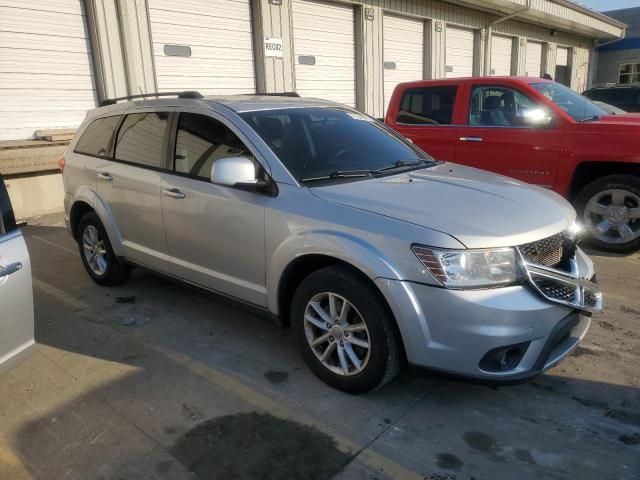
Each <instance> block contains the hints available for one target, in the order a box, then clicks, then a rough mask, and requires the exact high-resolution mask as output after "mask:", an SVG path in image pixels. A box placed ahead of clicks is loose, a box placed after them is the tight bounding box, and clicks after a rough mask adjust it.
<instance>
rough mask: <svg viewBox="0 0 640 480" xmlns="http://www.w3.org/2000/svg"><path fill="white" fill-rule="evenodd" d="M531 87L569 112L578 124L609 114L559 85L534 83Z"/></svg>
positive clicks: (585, 98)
mask: <svg viewBox="0 0 640 480" xmlns="http://www.w3.org/2000/svg"><path fill="white" fill-rule="evenodd" d="M531 86H532V87H533V88H535V89H536V90H538V91H539V92H540V93H542V94H543V95H544V96H545V97H547V98H548V99H549V100H551V101H552V102H553V103H555V104H556V105H558V106H559V107H560V108H561V109H562V110H564V111H565V112H567V114H568V115H569V116H570V117H571V118H573V119H574V120H575V121H576V122H582V121H584V120H592V119H597V118H600V117H601V116H603V115H606V114H607V112H606V111H605V110H603V109H602V108H600V107H599V106H597V105H596V104H594V103H593V102H592V101H591V100H589V99H588V98H587V97H583V96H582V95H580V94H579V93H577V92H575V91H573V90H571V89H570V88H567V87H565V86H564V85H561V84H559V83H547V82H545V83H533V84H531Z"/></svg>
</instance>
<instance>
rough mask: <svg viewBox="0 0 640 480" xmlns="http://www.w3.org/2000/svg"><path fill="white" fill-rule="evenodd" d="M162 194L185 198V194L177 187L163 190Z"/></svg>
mask: <svg viewBox="0 0 640 480" xmlns="http://www.w3.org/2000/svg"><path fill="white" fill-rule="evenodd" d="M162 194H163V195H164V196H165V197H171V198H184V197H185V194H184V193H182V192H181V191H180V190H178V189H177V188H170V189H165V190H162Z"/></svg>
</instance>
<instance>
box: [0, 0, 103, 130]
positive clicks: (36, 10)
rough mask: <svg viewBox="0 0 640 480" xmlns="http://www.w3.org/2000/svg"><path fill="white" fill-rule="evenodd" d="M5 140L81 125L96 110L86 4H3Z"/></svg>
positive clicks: (0, 85) (32, 0)
mask: <svg viewBox="0 0 640 480" xmlns="http://www.w3.org/2000/svg"><path fill="white" fill-rule="evenodd" d="M0 19H1V22H0V140H19V139H25V138H33V136H34V134H35V131H36V130H40V129H47V128H73V127H77V126H78V125H80V123H81V122H82V120H83V119H84V116H85V114H86V113H87V110H88V109H91V108H94V107H95V106H96V92H95V85H94V78H93V69H92V64H91V51H90V50H89V43H88V39H87V30H86V25H85V15H84V11H83V8H82V2H80V1H78V0H58V1H55V2H42V1H40V0H0Z"/></svg>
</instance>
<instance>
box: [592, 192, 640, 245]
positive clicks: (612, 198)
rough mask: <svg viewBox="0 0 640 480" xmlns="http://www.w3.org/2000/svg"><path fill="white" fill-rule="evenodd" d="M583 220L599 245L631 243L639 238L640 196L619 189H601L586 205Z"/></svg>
mask: <svg viewBox="0 0 640 480" xmlns="http://www.w3.org/2000/svg"><path fill="white" fill-rule="evenodd" d="M584 221H585V225H586V226H587V228H588V229H589V231H590V232H591V234H592V235H593V236H594V237H595V238H596V239H598V240H600V241H601V242H605V243H627V242H632V241H634V240H636V239H637V238H638V237H640V196H638V195H636V194H635V193H633V192H630V191H628V190H623V189H619V188H612V189H608V190H602V191H601V192H598V193H597V194H596V195H594V196H593V197H591V199H590V200H589V201H588V202H587V204H586V206H585V208H584Z"/></svg>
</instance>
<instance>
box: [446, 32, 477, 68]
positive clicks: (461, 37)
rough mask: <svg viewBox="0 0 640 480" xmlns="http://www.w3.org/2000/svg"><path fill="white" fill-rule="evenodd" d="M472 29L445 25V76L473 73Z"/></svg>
mask: <svg viewBox="0 0 640 480" xmlns="http://www.w3.org/2000/svg"><path fill="white" fill-rule="evenodd" d="M473 42H474V33H473V30H467V29H465V28H457V27H451V26H449V25H447V32H446V35H445V43H446V45H445V55H446V67H445V76H446V78H458V77H471V76H472V75H473V46H474V43H473Z"/></svg>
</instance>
